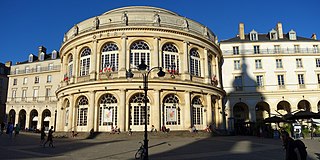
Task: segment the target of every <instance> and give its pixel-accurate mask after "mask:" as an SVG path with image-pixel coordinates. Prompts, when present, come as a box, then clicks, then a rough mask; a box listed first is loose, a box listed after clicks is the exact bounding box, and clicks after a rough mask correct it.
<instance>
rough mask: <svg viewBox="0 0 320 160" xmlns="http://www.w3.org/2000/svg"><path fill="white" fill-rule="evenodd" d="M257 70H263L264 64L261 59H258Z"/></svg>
mask: <svg viewBox="0 0 320 160" xmlns="http://www.w3.org/2000/svg"><path fill="white" fill-rule="evenodd" d="M255 62H256V69H262V62H261V59H256V60H255Z"/></svg>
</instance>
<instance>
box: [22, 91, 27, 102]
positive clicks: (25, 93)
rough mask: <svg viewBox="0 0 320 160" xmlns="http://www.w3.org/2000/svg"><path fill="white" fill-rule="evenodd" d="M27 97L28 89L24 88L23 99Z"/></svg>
mask: <svg viewBox="0 0 320 160" xmlns="http://www.w3.org/2000/svg"><path fill="white" fill-rule="evenodd" d="M26 97H27V90H26V89H23V90H22V100H25V99H26Z"/></svg>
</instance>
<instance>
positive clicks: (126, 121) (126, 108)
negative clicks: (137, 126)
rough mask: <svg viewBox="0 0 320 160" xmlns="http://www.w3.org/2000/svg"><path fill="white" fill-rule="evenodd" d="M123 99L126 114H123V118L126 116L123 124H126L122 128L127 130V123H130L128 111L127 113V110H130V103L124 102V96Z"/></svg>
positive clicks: (125, 100)
mask: <svg viewBox="0 0 320 160" xmlns="http://www.w3.org/2000/svg"><path fill="white" fill-rule="evenodd" d="M123 101H124V102H123V103H124V105H125V113H126V114H125V118H126V119H125V126H126V127H125V129H124V130H125V131H127V130H129V127H130V126H129V124H130V123H129V121H130V119H129V118H130V117H129V115H130V113H129V112H130V110H129V105H130V104H129V102H128V104H127V103H126V102H127V99H126V98H125V99H124V100H123Z"/></svg>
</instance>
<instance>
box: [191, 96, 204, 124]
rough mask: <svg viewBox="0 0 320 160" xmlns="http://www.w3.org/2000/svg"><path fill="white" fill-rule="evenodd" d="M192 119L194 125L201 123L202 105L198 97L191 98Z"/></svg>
mask: <svg viewBox="0 0 320 160" xmlns="http://www.w3.org/2000/svg"><path fill="white" fill-rule="evenodd" d="M192 120H193V124H194V125H201V124H203V105H202V103H201V100H200V98H199V97H195V98H194V99H193V100H192Z"/></svg>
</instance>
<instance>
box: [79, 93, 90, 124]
mask: <svg viewBox="0 0 320 160" xmlns="http://www.w3.org/2000/svg"><path fill="white" fill-rule="evenodd" d="M88 107H89V103H88V99H87V97H84V96H82V97H80V98H79V100H78V117H77V126H86V125H87V122H88Z"/></svg>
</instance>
